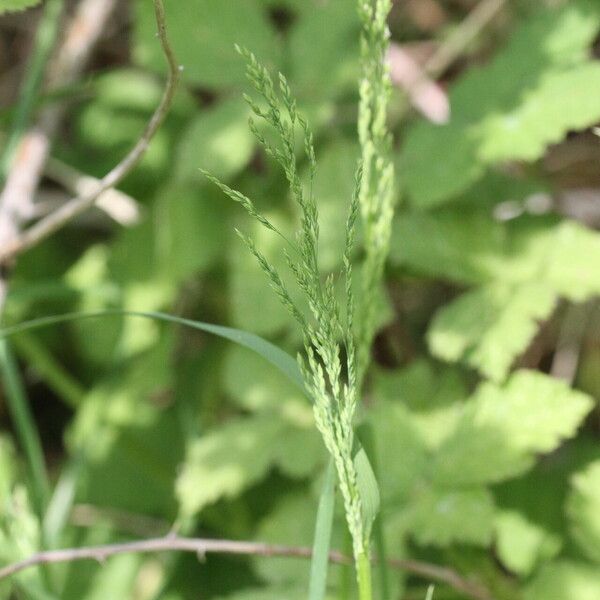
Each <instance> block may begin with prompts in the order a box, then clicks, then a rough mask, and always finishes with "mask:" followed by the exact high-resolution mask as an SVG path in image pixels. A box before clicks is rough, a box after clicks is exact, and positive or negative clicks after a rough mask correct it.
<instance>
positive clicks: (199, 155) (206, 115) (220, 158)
mask: <svg viewBox="0 0 600 600" xmlns="http://www.w3.org/2000/svg"><path fill="white" fill-rule="evenodd" d="M248 115H249V111H248V108H247V107H246V106H245V104H244V103H243V101H242V100H237V99H233V100H224V101H223V102H219V103H218V104H216V105H215V106H214V107H209V108H207V109H205V110H202V111H200V112H199V113H198V116H196V117H195V118H194V119H193V120H192V122H191V123H190V124H189V125H188V127H187V128H186V131H185V133H184V135H183V137H182V138H181V141H180V142H179V146H178V148H177V164H176V176H177V177H178V178H180V179H184V180H186V181H191V182H194V183H198V182H202V183H205V182H206V178H205V177H204V176H203V175H202V173H201V172H200V169H204V170H205V171H208V172H209V173H211V174H212V175H214V176H215V177H217V178H218V179H223V180H226V179H229V178H230V177H233V176H234V175H236V174H237V173H239V172H240V171H241V170H242V169H243V168H244V167H245V166H246V164H247V163H248V161H249V160H250V158H251V157H252V152H253V150H254V146H255V143H254V136H253V135H252V132H251V131H250V129H249V127H248Z"/></svg>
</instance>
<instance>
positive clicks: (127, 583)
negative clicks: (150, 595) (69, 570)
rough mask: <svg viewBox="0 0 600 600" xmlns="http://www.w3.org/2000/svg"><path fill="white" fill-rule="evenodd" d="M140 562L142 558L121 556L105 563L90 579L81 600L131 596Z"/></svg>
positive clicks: (133, 555)
mask: <svg viewBox="0 0 600 600" xmlns="http://www.w3.org/2000/svg"><path fill="white" fill-rule="evenodd" d="M142 561H143V559H142V557H141V556H140V555H136V554H123V555H121V556H115V557H113V558H111V559H110V561H106V564H105V565H103V567H102V569H97V570H96V572H95V573H94V575H93V576H92V577H91V580H90V581H89V587H88V589H87V591H86V593H85V595H84V596H83V597H82V600H102V599H103V598H106V597H109V598H126V597H128V596H130V595H133V594H134V593H135V587H136V579H137V577H138V573H139V569H140V566H141V564H142Z"/></svg>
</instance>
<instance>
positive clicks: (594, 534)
mask: <svg viewBox="0 0 600 600" xmlns="http://www.w3.org/2000/svg"><path fill="white" fill-rule="evenodd" d="M599 509H600V461H595V462H593V463H591V464H590V465H589V466H588V467H586V468H585V469H584V470H583V471H580V472H579V473H577V474H575V475H574V476H573V478H572V480H571V491H570V494H569V497H568V500H567V506H566V511H567V514H568V516H569V521H570V527H571V534H572V535H573V538H574V539H575V541H576V542H577V545H578V546H579V547H580V548H581V549H582V550H583V552H584V553H585V555H586V556H587V557H588V558H590V559H592V560H594V561H596V562H598V561H600V512H599Z"/></svg>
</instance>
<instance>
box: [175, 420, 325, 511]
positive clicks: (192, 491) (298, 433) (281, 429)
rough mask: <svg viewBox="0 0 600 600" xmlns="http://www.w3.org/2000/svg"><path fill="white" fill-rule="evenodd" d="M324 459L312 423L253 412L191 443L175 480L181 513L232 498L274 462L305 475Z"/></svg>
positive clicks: (295, 475) (292, 475)
mask: <svg viewBox="0 0 600 600" xmlns="http://www.w3.org/2000/svg"><path fill="white" fill-rule="evenodd" d="M322 459H323V451H322V443H321V440H320V438H319V436H318V433H316V430H315V428H314V427H309V428H305V429H304V430H303V429H302V428H299V427H297V426H296V425H293V424H290V423H288V422H286V421H284V420H282V419H278V418H275V417H274V416H273V415H265V414H261V415H257V416H254V417H249V418H246V419H241V420H238V421H234V422H229V423H226V424H224V425H221V426H220V427H219V428H218V429H216V430H214V431H212V432H210V433H208V434H206V435H204V436H202V437H201V438H199V439H198V440H196V441H194V442H192V444H191V445H190V447H189V448H188V451H187V457H186V459H185V461H184V464H183V467H182V471H181V473H180V475H179V477H178V479H177V485H176V488H177V496H178V498H179V502H180V505H181V510H182V512H183V514H185V515H193V514H195V513H197V512H199V511H201V510H202V509H203V508H204V507H205V506H208V505H209V504H212V503H214V502H216V501H218V500H220V499H223V498H233V497H235V496H237V495H239V494H240V493H242V492H243V491H244V490H245V489H247V488H248V487H249V486H250V485H252V484H254V483H256V482H257V481H259V480H261V479H262V478H264V477H265V476H266V475H267V473H268V472H269V470H270V469H272V468H275V467H279V468H280V469H282V470H283V472H284V473H286V474H287V475H289V476H291V477H305V476H307V475H309V474H311V473H312V472H314V470H315V469H316V467H317V466H318V465H319V463H320V462H322Z"/></svg>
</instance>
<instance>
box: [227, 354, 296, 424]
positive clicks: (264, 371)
mask: <svg viewBox="0 0 600 600" xmlns="http://www.w3.org/2000/svg"><path fill="white" fill-rule="evenodd" d="M222 382H223V383H222V385H223V390H224V391H225V393H226V394H227V395H228V396H229V397H230V398H231V399H232V400H233V401H234V402H235V403H236V404H237V405H239V406H240V407H241V408H243V409H245V410H248V411H251V412H256V411H265V410H270V411H272V412H278V411H280V410H285V407H287V408H288V409H289V408H290V407H292V406H293V405H294V404H297V403H306V398H305V397H304V396H303V393H302V390H301V389H299V388H298V386H297V385H294V383H293V382H291V381H290V380H289V378H287V377H286V376H285V375H284V374H283V373H281V372H279V371H277V370H276V369H273V367H272V365H270V364H269V363H268V362H267V361H265V359H264V358H263V357H262V356H260V355H259V354H256V353H255V352H252V351H250V350H248V349H247V348H243V347H242V346H238V345H232V346H230V347H229V348H228V349H227V351H226V354H225V359H224V364H223V374H222Z"/></svg>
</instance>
